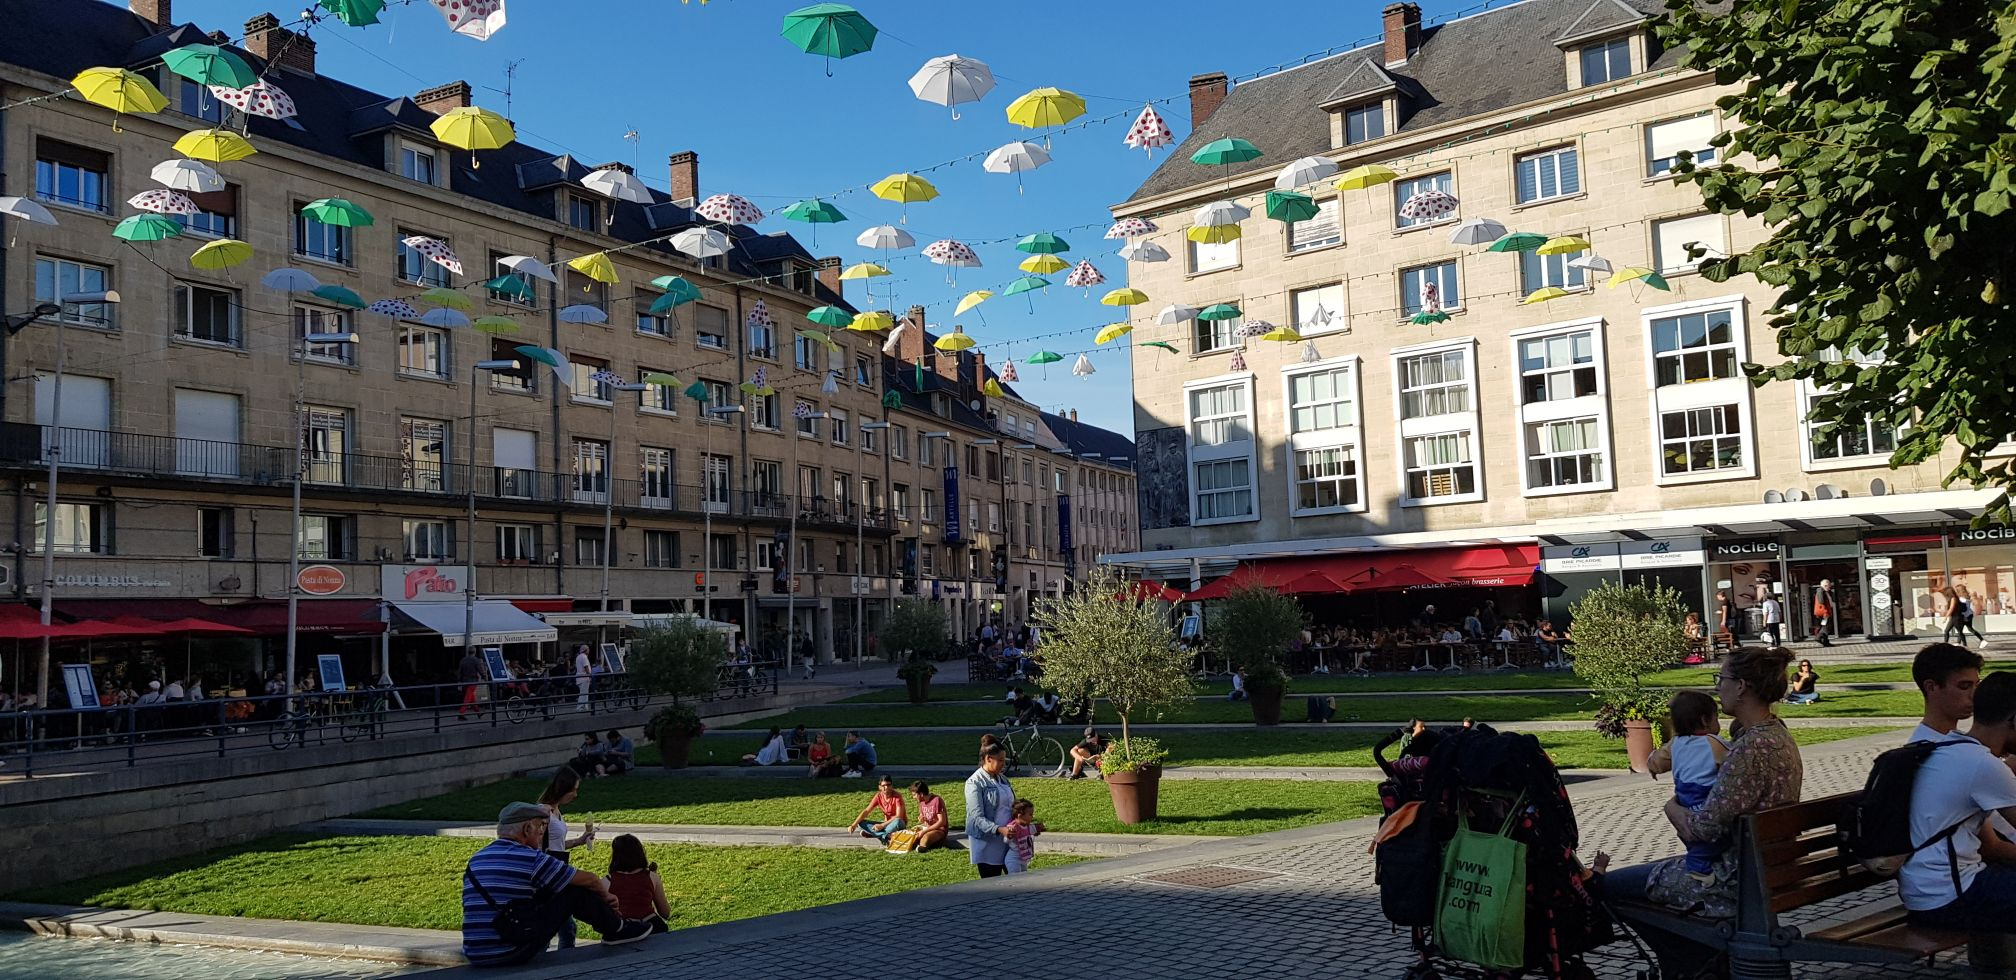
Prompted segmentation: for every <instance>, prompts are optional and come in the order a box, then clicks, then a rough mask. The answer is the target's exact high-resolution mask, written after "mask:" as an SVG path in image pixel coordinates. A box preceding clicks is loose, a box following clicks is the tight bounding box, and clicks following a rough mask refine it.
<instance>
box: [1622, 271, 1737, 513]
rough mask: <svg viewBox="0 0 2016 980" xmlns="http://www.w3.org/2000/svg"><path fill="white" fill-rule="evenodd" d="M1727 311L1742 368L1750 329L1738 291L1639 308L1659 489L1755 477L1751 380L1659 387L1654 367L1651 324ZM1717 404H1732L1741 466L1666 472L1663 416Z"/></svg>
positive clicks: (1653, 463) (1652, 452)
mask: <svg viewBox="0 0 2016 980" xmlns="http://www.w3.org/2000/svg"><path fill="white" fill-rule="evenodd" d="M1717 310H1727V311H1728V313H1729V331H1730V339H1731V340H1733V341H1734V342H1735V346H1736V363H1738V364H1742V363H1744V362H1746V361H1748V360H1749V358H1750V347H1749V340H1750V330H1749V305H1748V300H1747V299H1746V298H1745V297H1744V296H1743V295H1742V294H1741V293H1732V294H1729V295H1725V296H1712V297H1707V298H1704V299H1698V300H1689V301H1687V302H1684V303H1673V304H1669V305H1666V306H1654V307H1648V308H1646V309H1643V310H1640V311H1639V314H1638V317H1639V327H1638V329H1639V331H1640V336H1641V337H1643V338H1644V345H1645V354H1644V358H1645V361H1644V363H1645V383H1646V386H1647V387H1648V388H1650V389H1651V393H1652V405H1651V412H1650V413H1649V414H1650V416H1651V417H1650V419H1649V420H1648V424H1649V425H1650V432H1649V433H1648V434H1649V436H1650V438H1649V439H1648V440H1647V444H1648V445H1647V448H1646V452H1647V454H1648V455H1649V456H1650V457H1651V458H1650V461H1649V462H1650V465H1651V467H1652V476H1653V482H1654V484H1655V485H1658V486H1683V485H1686V484H1690V483H1712V482H1716V481H1720V480H1740V479H1752V478H1755V477H1756V475H1757V422H1756V409H1755V406H1754V405H1753V404H1752V400H1751V397H1750V381H1749V379H1748V378H1745V377H1743V375H1742V373H1741V372H1740V371H1739V372H1738V373H1737V375H1736V377H1733V378H1718V379H1715V380H1712V381H1697V382H1694V383H1693V384H1673V385H1667V386H1665V387H1663V388H1662V387H1659V386H1658V377H1659V366H1658V361H1657V357H1658V354H1657V351H1656V350H1655V345H1654V343H1653V340H1652V321H1654V320H1659V319H1664V318H1666V317H1672V316H1686V315H1688V314H1690V313H1709V312H1714V311H1717ZM1716 405H1735V406H1736V409H1737V418H1738V420H1739V424H1740V425H1741V426H1742V428H1743V432H1742V437H1743V465H1741V466H1737V467H1731V468H1729V469H1726V470H1713V471H1710V472H1705V473H1674V474H1668V473H1667V472H1666V459H1665V450H1664V434H1665V428H1664V425H1663V422H1664V419H1665V416H1666V415H1667V414H1669V413H1672V412H1681V411H1686V410H1688V409H1694V408H1710V407H1713V406H1716Z"/></svg>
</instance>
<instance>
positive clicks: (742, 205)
mask: <svg viewBox="0 0 2016 980" xmlns="http://www.w3.org/2000/svg"><path fill="white" fill-rule="evenodd" d="M693 213H694V214H697V215H699V216H700V217H702V218H706V219H707V220H709V221H718V222H720V223H721V224H724V225H753V224H755V223H756V222H758V221H761V220H763V209H762V208H759V207H757V206H756V205H754V204H751V203H749V202H748V201H746V200H744V199H742V198H740V197H737V196H735V195H733V194H716V195H714V196H713V197H710V198H708V199H706V200H704V201H701V202H700V206H699V207H697V208H694V209H693Z"/></svg>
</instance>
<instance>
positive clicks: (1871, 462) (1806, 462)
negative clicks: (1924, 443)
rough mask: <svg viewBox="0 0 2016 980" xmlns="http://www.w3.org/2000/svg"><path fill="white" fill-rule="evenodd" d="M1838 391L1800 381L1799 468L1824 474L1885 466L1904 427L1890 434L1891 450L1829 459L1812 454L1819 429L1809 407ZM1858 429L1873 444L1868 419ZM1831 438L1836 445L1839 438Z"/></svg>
mask: <svg viewBox="0 0 2016 980" xmlns="http://www.w3.org/2000/svg"><path fill="white" fill-rule="evenodd" d="M1840 391H1841V386H1840V385H1818V384H1814V383H1813V381H1812V380H1811V379H1806V378H1802V379H1800V381H1799V462H1800V466H1801V468H1802V469H1804V470H1805V471H1806V472H1808V473H1824V472H1828V471H1830V470H1852V469H1866V468H1868V467H1871V466H1889V465H1890V454H1891V453H1892V452H1895V448H1894V447H1895V446H1896V444H1897V443H1899V442H1901V441H1903V439H1904V434H1905V429H1906V427H1905V426H1898V427H1897V428H1896V429H1895V430H1893V431H1892V432H1891V436H1890V442H1891V445H1892V447H1893V448H1892V449H1891V450H1889V451H1876V452H1868V453H1861V454H1859V455H1855V456H1845V455H1844V456H1835V457H1832V458H1827V457H1823V456H1821V455H1819V454H1818V453H1817V452H1815V450H1816V449H1817V448H1818V447H1817V446H1816V445H1814V442H1813V437H1814V435H1815V434H1817V433H1818V432H1819V426H1817V425H1815V424H1814V423H1813V422H1812V421H1811V418H1810V416H1811V415H1812V413H1813V406H1815V405H1817V404H1818V403H1819V402H1820V401H1821V400H1822V399H1826V398H1831V397H1833V396H1835V395H1838V394H1840ZM1862 429H1863V431H1864V433H1865V434H1866V435H1867V437H1868V439H1869V442H1870V443H1871V444H1872V445H1873V444H1874V443H1875V441H1876V423H1875V422H1874V421H1872V420H1869V419H1863V420H1862ZM1834 438H1835V440H1836V444H1837V445H1838V444H1839V440H1840V438H1841V437H1840V435H1838V434H1837V435H1836V436H1835V437H1834Z"/></svg>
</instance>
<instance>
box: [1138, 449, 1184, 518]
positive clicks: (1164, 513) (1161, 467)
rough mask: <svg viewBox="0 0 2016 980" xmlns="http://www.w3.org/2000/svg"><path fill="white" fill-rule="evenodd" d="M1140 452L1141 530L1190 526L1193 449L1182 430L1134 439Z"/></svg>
mask: <svg viewBox="0 0 2016 980" xmlns="http://www.w3.org/2000/svg"><path fill="white" fill-rule="evenodd" d="M1134 442H1135V445H1136V447H1137V448H1138V449H1139V450H1140V453H1139V455H1140V471H1139V472H1138V473H1137V474H1136V485H1137V486H1138V487H1140V496H1141V529H1142V530H1143V531H1154V530H1159V529H1162V528H1171V527H1189V526H1190V467H1189V459H1190V447H1189V443H1188V437H1187V435H1186V433H1185V432H1184V428H1183V426H1180V425H1174V426H1170V427H1169V428H1166V429H1147V430H1144V431H1142V432H1137V433H1135V435H1134Z"/></svg>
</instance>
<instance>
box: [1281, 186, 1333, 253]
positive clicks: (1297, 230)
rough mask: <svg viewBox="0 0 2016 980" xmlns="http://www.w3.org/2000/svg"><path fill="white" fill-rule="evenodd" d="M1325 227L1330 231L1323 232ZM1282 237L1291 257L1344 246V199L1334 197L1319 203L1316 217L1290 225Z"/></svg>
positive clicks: (1317, 203)
mask: <svg viewBox="0 0 2016 980" xmlns="http://www.w3.org/2000/svg"><path fill="white" fill-rule="evenodd" d="M1326 215H1327V217H1326ZM1325 226H1328V228H1329V229H1330V230H1329V231H1327V232H1325V231H1323V228H1324V227H1325ZM1281 237H1282V238H1283V239H1285V240H1286V241H1287V245H1288V254H1289V255H1301V254H1302V253H1304V252H1314V251H1317V250H1319V249H1325V248H1334V247H1336V246H1338V245H1342V244H1344V199H1343V198H1341V197H1335V196H1333V197H1326V198H1323V199H1321V200H1319V201H1317V202H1316V216H1315V217H1313V218H1309V219H1306V220H1303V221H1296V222H1292V223H1290V224H1289V225H1288V227H1287V229H1286V231H1285V233H1284V234H1283V235H1282V236H1281Z"/></svg>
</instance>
